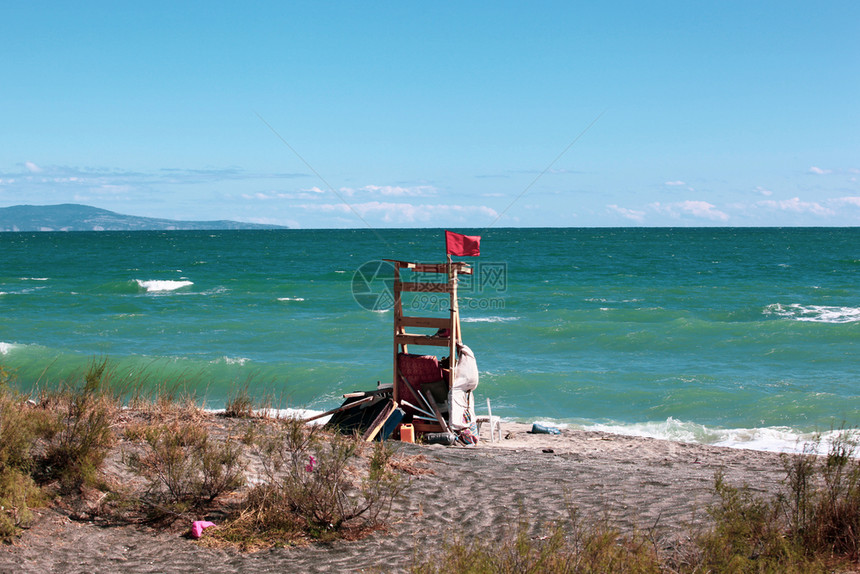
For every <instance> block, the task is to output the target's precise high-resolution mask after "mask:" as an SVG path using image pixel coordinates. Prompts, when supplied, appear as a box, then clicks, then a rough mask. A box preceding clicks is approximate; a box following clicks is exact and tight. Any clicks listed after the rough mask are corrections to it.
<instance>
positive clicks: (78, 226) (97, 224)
mask: <svg viewBox="0 0 860 574" xmlns="http://www.w3.org/2000/svg"><path fill="white" fill-rule="evenodd" d="M188 229H191V230H194V229H198V230H202V229H206V230H209V229H212V230H217V229H286V228H285V227H280V226H277V225H258V224H255V223H241V222H238V221H176V220H173V219H155V218H152V217H136V216H134V215H122V214H120V213H114V212H113V211H108V210H106V209H99V208H97V207H90V206H88V205H77V204H74V203H66V204H62V205H15V206H12V207H0V232H2V231H162V230H165V231H166V230H188Z"/></svg>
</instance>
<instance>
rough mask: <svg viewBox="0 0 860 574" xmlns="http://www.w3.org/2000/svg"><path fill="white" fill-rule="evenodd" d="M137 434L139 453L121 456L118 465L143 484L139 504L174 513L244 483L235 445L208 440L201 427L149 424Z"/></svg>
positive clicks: (203, 428)
mask: <svg viewBox="0 0 860 574" xmlns="http://www.w3.org/2000/svg"><path fill="white" fill-rule="evenodd" d="M138 432H139V433H140V435H141V438H142V440H143V442H144V448H143V449H142V452H141V451H140V450H134V451H131V452H128V453H126V454H125V456H124V461H125V463H126V464H127V465H128V466H129V468H131V469H132V470H133V471H134V472H135V473H136V474H138V475H139V476H141V477H143V478H144V479H145V480H146V481H147V489H146V493H145V495H144V500H145V501H146V502H148V503H149V506H150V508H156V509H163V508H170V509H172V511H173V513H174V514H180V513H181V512H184V511H187V510H188V509H191V508H195V507H202V506H205V505H207V504H209V503H211V502H212V501H214V500H215V499H216V498H218V497H219V496H221V495H222V494H224V493H226V492H230V491H232V490H235V489H237V488H239V487H240V486H242V485H243V484H244V479H245V466H246V465H245V463H244V462H243V460H242V445H241V443H238V442H233V441H229V440H227V441H217V440H212V439H211V438H210V436H209V431H208V430H207V429H206V427H205V426H204V425H200V424H196V423H193V422H172V423H167V424H153V425H150V426H149V427H148V428H146V429H144V430H142V431H138ZM165 505H166V506H165Z"/></svg>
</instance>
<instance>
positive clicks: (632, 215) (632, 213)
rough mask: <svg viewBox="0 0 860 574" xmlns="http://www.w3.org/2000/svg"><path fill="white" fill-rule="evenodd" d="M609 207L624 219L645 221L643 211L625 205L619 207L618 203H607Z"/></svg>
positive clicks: (638, 221)
mask: <svg viewBox="0 0 860 574" xmlns="http://www.w3.org/2000/svg"><path fill="white" fill-rule="evenodd" d="M606 207H608V208H609V209H611V210H612V211H614V212H615V213H617V214H618V215H620V216H621V217H623V218H625V219H630V220H632V221H636V222H637V223H642V222H644V221H645V212H644V211H636V210H635V209H627V208H626V207H620V206H618V205H615V204H612V205H607V206H606Z"/></svg>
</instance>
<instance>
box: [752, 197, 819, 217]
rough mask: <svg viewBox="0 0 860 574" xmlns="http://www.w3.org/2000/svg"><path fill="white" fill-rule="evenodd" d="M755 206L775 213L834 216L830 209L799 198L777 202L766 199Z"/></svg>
mask: <svg viewBox="0 0 860 574" xmlns="http://www.w3.org/2000/svg"><path fill="white" fill-rule="evenodd" d="M757 205H759V206H761V207H765V208H767V209H773V210H776V211H791V212H794V213H811V214H813V215H834V211H833V210H832V209H828V208H826V207H824V206H823V205H821V204H820V203H818V202H815V201H801V200H800V198H799V197H793V198H791V199H782V200H779V201H776V200H770V199H768V200H764V201H759V202H758V204H757Z"/></svg>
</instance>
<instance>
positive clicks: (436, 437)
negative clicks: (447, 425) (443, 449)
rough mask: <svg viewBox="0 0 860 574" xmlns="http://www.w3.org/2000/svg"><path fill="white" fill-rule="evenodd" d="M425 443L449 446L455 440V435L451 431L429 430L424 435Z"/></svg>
mask: <svg viewBox="0 0 860 574" xmlns="http://www.w3.org/2000/svg"><path fill="white" fill-rule="evenodd" d="M424 442H426V443H427V444H444V445H446V446H451V445H452V444H454V443H455V442H457V435H455V434H454V433H452V432H429V433H426V434H425V435H424Z"/></svg>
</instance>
